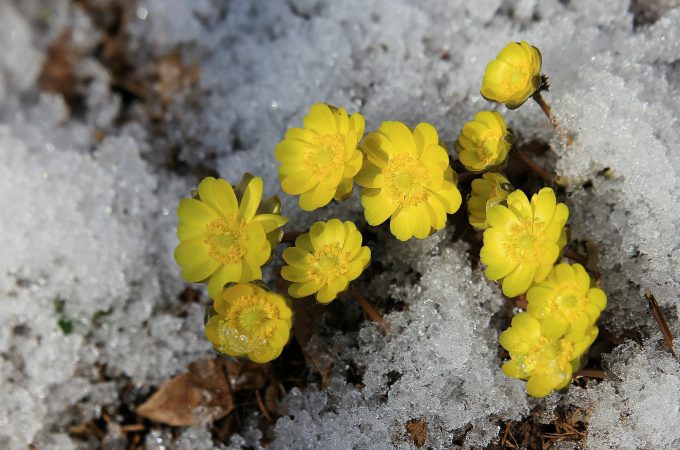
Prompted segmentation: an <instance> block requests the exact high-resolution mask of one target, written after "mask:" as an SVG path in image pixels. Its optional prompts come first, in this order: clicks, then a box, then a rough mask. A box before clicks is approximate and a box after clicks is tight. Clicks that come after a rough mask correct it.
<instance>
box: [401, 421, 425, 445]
mask: <svg viewBox="0 0 680 450" xmlns="http://www.w3.org/2000/svg"><path fill="white" fill-rule="evenodd" d="M405 427H406V431H407V432H408V434H409V435H410V436H411V438H412V439H413V442H414V443H415V444H416V446H417V447H422V446H423V445H425V441H426V440H427V422H425V420H423V419H411V420H409V421H408V422H406V425H405Z"/></svg>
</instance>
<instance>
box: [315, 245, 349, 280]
mask: <svg viewBox="0 0 680 450" xmlns="http://www.w3.org/2000/svg"><path fill="white" fill-rule="evenodd" d="M348 265H349V253H347V252H343V251H342V249H341V248H340V246H339V245H338V244H330V245H326V246H324V247H323V248H322V249H321V250H318V251H316V252H314V253H313V254H312V258H311V261H310V264H309V269H308V270H307V275H308V276H309V277H310V278H311V279H313V280H314V281H316V282H317V283H319V284H326V283H330V282H332V281H333V280H335V279H336V278H338V277H340V276H342V275H345V274H347V270H348Z"/></svg>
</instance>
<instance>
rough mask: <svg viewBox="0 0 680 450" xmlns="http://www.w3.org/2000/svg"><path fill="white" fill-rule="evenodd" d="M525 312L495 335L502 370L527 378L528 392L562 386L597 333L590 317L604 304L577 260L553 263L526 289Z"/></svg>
mask: <svg viewBox="0 0 680 450" xmlns="http://www.w3.org/2000/svg"><path fill="white" fill-rule="evenodd" d="M527 301H528V307H527V312H523V313H520V314H518V315H516V316H515V317H514V318H513V319H512V326H511V327H510V328H508V329H507V330H505V331H504V332H503V333H502V334H501V336H500V339H499V340H500V343H501V345H502V346H503V347H504V348H505V349H506V350H507V351H508V352H509V353H510V358H511V359H510V361H508V362H506V363H505V364H504V365H503V372H505V374H506V375H508V376H511V377H513V378H521V379H527V380H529V382H528V383H527V390H528V392H529V395H531V396H533V397H545V396H546V395H548V394H549V393H550V392H551V391H553V390H559V389H562V388H564V387H566V386H567V385H568V384H569V382H570V381H571V377H572V374H573V372H575V371H576V370H578V369H579V368H580V367H581V364H582V362H583V361H582V358H583V356H584V355H585V353H586V352H587V351H588V349H589V348H590V345H591V344H592V343H593V341H595V338H596V337H597V334H598V329H597V326H595V322H596V321H597V319H598V317H599V316H600V312H601V311H602V310H603V309H604V307H605V306H606V304H607V297H606V296H605V293H604V292H603V291H602V290H601V289H599V288H596V287H593V286H592V285H591V280H590V276H589V275H588V273H587V272H586V270H585V269H584V268H583V266H581V265H580V264H573V265H569V264H566V263H562V264H558V265H556V266H555V267H554V268H553V269H552V271H551V272H550V275H548V277H547V278H546V280H545V281H543V282H541V283H535V284H533V285H532V287H531V288H530V289H529V291H528V292H527Z"/></svg>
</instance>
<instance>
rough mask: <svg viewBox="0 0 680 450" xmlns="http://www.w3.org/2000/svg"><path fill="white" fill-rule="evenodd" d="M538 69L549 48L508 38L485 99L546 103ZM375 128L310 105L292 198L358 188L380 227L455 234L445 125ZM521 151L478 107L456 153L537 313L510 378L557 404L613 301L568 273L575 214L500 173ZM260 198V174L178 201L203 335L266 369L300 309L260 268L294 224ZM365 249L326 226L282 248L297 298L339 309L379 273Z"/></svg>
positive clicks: (508, 369)
mask: <svg viewBox="0 0 680 450" xmlns="http://www.w3.org/2000/svg"><path fill="white" fill-rule="evenodd" d="M540 71H541V54H540V52H539V51H538V49H536V48H535V47H533V46H531V45H529V44H528V43H526V42H524V41H523V42H519V43H510V44H508V45H507V46H506V47H505V48H504V49H503V50H501V52H500V53H499V54H498V56H497V58H496V59H495V60H494V61H492V62H491V63H489V64H488V66H487V68H486V72H485V74H484V79H483V82H482V88H481V94H482V96H483V97H484V98H486V99H487V100H490V101H495V102H499V103H503V104H505V105H506V106H507V107H508V108H510V109H515V108H517V107H519V106H521V105H522V104H523V103H524V102H526V100H527V99H528V98H529V97H532V96H534V98H535V99H536V100H537V101H539V103H540V102H541V101H542V100H541V99H540V90H541V89H544V88H545V86H544V81H543V80H544V78H543V77H542V76H541V73H540ZM544 111H546V109H545V108H544ZM546 114H548V112H546ZM549 117H550V116H549ZM551 121H552V120H551ZM364 128H365V120H364V118H363V116H362V115H361V114H359V113H355V114H351V115H350V114H348V113H347V111H346V110H345V109H344V108H337V107H334V106H331V105H327V104H323V103H317V104H314V105H312V107H311V108H310V110H309V112H308V113H307V115H306V116H305V117H304V119H303V126H302V128H291V129H289V130H288V131H287V132H286V134H285V137H284V139H283V140H281V141H280V142H279V143H278V144H277V145H276V147H275V149H274V156H275V157H276V159H277V160H278V161H279V163H280V166H279V168H278V173H279V178H280V181H281V188H282V190H283V192H285V193H286V194H289V195H294V196H299V205H300V208H301V209H303V210H305V211H313V210H316V209H318V208H321V207H323V206H325V205H327V204H328V203H329V202H331V200H333V199H335V200H336V201H342V200H346V199H347V198H349V197H350V196H351V194H352V191H353V187H354V182H356V183H357V185H359V186H360V187H361V204H362V206H363V208H364V216H365V219H366V222H367V223H368V224H369V225H373V226H376V225H380V224H382V223H384V222H386V221H387V220H388V219H389V229H390V231H391V233H392V234H393V235H394V236H395V237H396V238H397V239H399V240H401V241H406V240H409V239H411V238H413V237H415V238H417V239H423V238H426V237H427V236H429V235H431V234H432V233H434V232H436V231H437V230H440V229H442V228H444V226H445V225H446V221H447V214H453V213H455V212H456V211H457V210H458V209H459V208H460V206H461V203H462V196H461V193H460V191H459V190H458V187H457V184H458V176H457V174H456V173H455V172H454V171H453V169H452V168H451V164H450V161H449V154H448V152H447V150H446V148H445V147H444V145H443V144H442V143H441V141H440V139H439V135H438V133H437V130H436V129H435V128H434V127H433V126H432V125H430V124H428V123H420V124H418V125H417V126H416V127H415V128H409V127H408V126H407V125H405V124H403V123H401V122H392V121H386V122H383V123H382V124H380V126H379V127H378V128H377V129H376V130H374V131H372V132H370V133H368V134H367V135H366V136H364ZM513 143H514V137H513V134H512V132H511V130H510V129H509V128H508V126H507V123H506V121H505V118H504V117H503V116H502V115H501V114H500V113H498V112H496V111H480V112H478V113H477V114H476V115H475V116H474V118H473V120H471V121H469V122H467V123H466V124H465V125H464V126H463V128H462V130H461V132H460V134H459V135H458V138H457V139H456V141H455V150H456V152H457V153H458V158H459V160H460V162H461V164H462V165H463V166H464V167H465V168H466V169H467V170H468V171H469V172H471V173H473V174H480V177H479V178H477V179H475V180H473V181H472V184H471V192H470V195H469V197H468V200H467V208H468V213H469V222H470V224H471V225H472V226H473V227H474V228H476V229H478V230H483V246H482V249H481V252H480V259H481V261H482V263H484V264H485V265H486V270H485V274H486V276H487V277H488V278H489V279H490V280H493V281H497V282H499V283H500V284H501V286H502V291H503V293H504V294H505V295H506V296H508V297H514V296H517V295H521V294H525V293H526V297H527V302H528V309H527V311H526V312H523V313H521V314H518V315H517V316H516V317H515V318H514V319H513V320H512V326H511V327H510V328H509V329H507V330H505V331H504V332H503V333H502V335H501V337H500V343H501V345H502V346H503V347H504V348H505V349H506V350H508V352H509V353H510V358H511V359H510V360H509V361H508V362H507V363H505V365H504V366H503V371H504V372H505V373H506V374H507V375H509V376H511V377H516V378H522V379H527V380H528V381H529V382H528V391H529V394H530V395H532V396H545V395H547V394H548V393H549V392H551V391H552V390H554V389H561V388H563V387H565V386H566V385H567V384H568V383H569V381H570V380H571V377H572V373H573V372H574V371H575V370H578V368H579V366H580V364H581V362H582V361H581V360H582V359H583V356H584V355H585V353H586V352H587V350H588V348H589V347H590V345H591V344H592V343H593V341H594V339H595V338H596V336H597V333H598V329H597V327H596V325H595V323H596V320H597V319H598V317H599V315H600V312H601V311H602V309H603V308H604V307H605V305H606V296H605V294H604V292H602V290H600V289H598V288H596V287H593V286H591V280H590V277H589V276H588V274H587V272H586V271H585V269H584V268H583V267H582V266H581V265H579V264H574V265H569V264H557V265H556V263H557V261H558V259H559V258H560V254H561V253H562V251H563V249H564V247H565V245H566V243H567V233H566V230H565V224H566V222H567V219H568V216H569V210H568V209H567V207H566V205H564V204H563V203H558V202H557V199H556V196H555V193H554V192H553V190H552V189H551V188H543V189H541V190H540V191H539V192H538V193H536V194H534V195H533V196H532V197H531V200H529V198H528V197H527V195H526V194H525V193H524V192H522V191H521V190H514V188H513V186H512V185H511V183H510V181H509V179H508V178H507V177H506V176H505V175H504V174H503V173H502V170H503V169H504V167H505V166H506V164H507V161H508V157H509V154H510V151H511V149H512V146H513ZM262 192H263V182H262V179H261V178H260V177H255V176H252V175H250V174H246V175H244V177H243V179H242V180H241V181H240V182H239V183H238V184H237V185H236V186H232V185H230V184H229V183H228V182H227V181H226V180H223V179H215V178H212V177H208V178H205V179H204V180H203V181H201V183H200V184H199V186H198V189H197V191H195V192H194V194H193V196H192V198H185V199H182V200H181V201H180V203H179V206H178V208H177V214H178V216H179V224H178V227H177V236H178V238H179V241H180V242H179V245H178V246H177V248H176V250H175V259H176V261H177V263H178V264H179V266H180V267H181V268H182V277H183V278H184V279H185V280H186V281H188V282H207V288H208V294H209V295H210V297H211V298H212V299H213V305H212V307H211V308H209V314H208V318H207V323H206V328H205V332H206V336H207V337H208V339H209V340H210V342H211V343H212V344H213V345H214V347H215V349H216V350H217V351H219V352H221V353H225V354H228V355H232V356H244V357H247V358H249V359H251V360H252V361H255V362H267V361H271V360H272V359H274V358H277V357H278V356H279V355H280V354H281V352H282V350H283V348H284V346H285V345H286V343H287V342H288V340H289V338H290V330H291V327H292V321H293V313H292V309H291V304H290V301H289V300H288V299H287V298H286V297H284V296H282V295H280V294H278V293H276V292H272V291H270V290H268V289H267V287H266V286H265V285H264V283H263V282H262V267H263V266H265V265H266V264H269V263H270V262H271V261H272V251H273V249H274V247H275V246H276V245H278V244H279V243H280V242H281V241H282V238H283V231H282V229H281V228H282V227H283V226H284V225H285V224H286V223H287V221H288V220H287V219H286V218H285V217H283V216H282V215H281V204H280V201H279V199H278V198H277V197H276V196H272V197H270V198H269V199H267V200H265V201H262ZM362 244H363V237H362V235H361V232H360V231H359V230H358V229H357V226H356V225H355V224H354V223H353V222H350V221H344V222H343V221H341V220H339V219H330V220H328V221H322V222H316V223H314V224H313V225H312V226H311V227H310V229H309V230H308V232H306V233H302V234H300V235H299V236H298V237H297V238H296V239H295V242H294V245H291V246H290V247H288V248H286V249H285V250H284V252H283V260H284V261H285V265H284V266H283V267H282V269H281V277H282V278H283V279H284V280H286V281H288V282H290V285H289V287H288V294H289V295H290V296H291V297H294V298H303V297H308V296H312V295H314V296H315V298H316V300H317V301H318V302H319V303H322V304H327V303H330V302H331V301H333V300H334V299H335V298H337V297H338V296H339V295H340V294H341V293H342V292H344V291H346V290H348V288H349V284H350V283H351V282H352V281H353V280H355V279H357V278H358V277H359V276H360V275H361V273H362V272H363V271H364V270H365V269H366V267H367V266H368V264H369V262H370V259H371V251H370V249H369V248H368V247H367V246H364V245H362Z"/></svg>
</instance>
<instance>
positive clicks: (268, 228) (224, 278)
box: [175, 174, 288, 297]
mask: <svg viewBox="0 0 680 450" xmlns="http://www.w3.org/2000/svg"><path fill="white" fill-rule="evenodd" d="M236 190H237V192H235V191H234V189H233V188H232V187H231V186H230V185H229V183H227V181H226V180H223V179H221V178H220V179H215V178H212V177H207V178H205V179H203V181H201V184H199V185H198V197H199V198H198V199H194V198H183V199H182V200H180V202H179V206H178V207H177V215H178V216H179V224H178V226H177V237H178V238H179V241H180V242H179V245H178V246H177V248H176V249H175V261H177V264H179V265H180V267H181V268H182V278H184V280H186V281H190V282H199V281H204V280H206V279H209V281H208V293H209V294H210V296H211V297H214V296H215V295H216V294H217V293H218V292H219V291H220V290H221V289H222V288H223V287H224V285H225V284H227V283H229V282H235V283H244V282H247V281H252V280H259V279H261V278H262V271H261V269H260V268H261V267H262V266H263V265H264V264H265V263H266V262H267V261H268V260H269V259H270V256H271V249H272V245H276V243H277V242H279V241H280V239H281V230H280V229H279V228H280V227H281V226H283V224H285V223H286V222H287V220H288V219H286V218H284V217H282V216H281V215H280V214H278V210H279V209H280V206H279V205H278V199H276V198H273V199H269V200H267V201H266V202H264V203H262V204H260V200H261V199H262V178H260V177H253V176H252V175H250V174H246V175H244V179H243V181H242V183H240V184H239V186H237V189H236ZM237 194H238V195H237Z"/></svg>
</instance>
